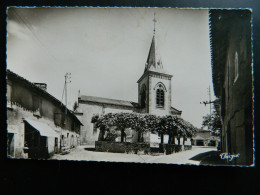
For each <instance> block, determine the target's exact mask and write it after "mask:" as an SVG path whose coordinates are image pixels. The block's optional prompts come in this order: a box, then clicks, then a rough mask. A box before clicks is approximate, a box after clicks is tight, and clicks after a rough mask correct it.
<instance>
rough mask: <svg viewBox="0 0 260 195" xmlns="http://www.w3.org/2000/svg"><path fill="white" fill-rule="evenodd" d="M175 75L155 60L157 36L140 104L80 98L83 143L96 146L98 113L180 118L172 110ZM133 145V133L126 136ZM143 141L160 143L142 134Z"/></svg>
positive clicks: (140, 84)
mask: <svg viewBox="0 0 260 195" xmlns="http://www.w3.org/2000/svg"><path fill="white" fill-rule="evenodd" d="M172 77H173V76H172V75H170V74H167V73H165V71H164V69H163V64H162V61H161V59H156V50H155V35H154V36H153V38H152V42H151V46H150V50H149V54H148V58H147V61H146V64H145V69H144V73H143V74H142V76H141V77H140V79H139V80H138V81H137V83H138V102H130V101H124V100H115V99H108V98H100V97H93V96H84V95H80V96H79V97H78V108H77V110H76V112H75V113H76V114H77V115H78V117H79V118H80V120H81V122H82V123H83V124H84V126H82V128H81V143H82V144H94V143H95V141H97V140H98V135H99V130H98V129H96V128H95V125H94V124H92V123H91V118H92V116H93V115H95V114H106V113H109V112H111V113H115V112H116V113H118V112H138V113H149V114H154V115H159V116H163V115H176V116H181V113H182V111H179V110H177V109H176V108H173V107H172V106H171V105H172V102H171V92H172V89H171V88H172V86H171V82H172V81H171V79H172ZM127 136H128V137H132V139H129V141H130V142H135V141H137V136H136V135H135V133H134V131H131V130H129V133H128V134H127ZM143 139H144V140H143V141H144V142H150V143H157V144H159V143H160V137H159V136H158V135H156V134H150V133H146V134H145V135H143Z"/></svg>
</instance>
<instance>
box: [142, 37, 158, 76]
mask: <svg viewBox="0 0 260 195" xmlns="http://www.w3.org/2000/svg"><path fill="white" fill-rule="evenodd" d="M151 66H153V68H156V56H155V38H154V36H153V39H152V43H151V47H150V50H149V54H148V57H147V60H146V64H145V70H144V71H146V70H150V69H151Z"/></svg>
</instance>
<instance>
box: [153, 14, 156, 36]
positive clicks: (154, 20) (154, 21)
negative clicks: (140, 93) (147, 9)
mask: <svg viewBox="0 0 260 195" xmlns="http://www.w3.org/2000/svg"><path fill="white" fill-rule="evenodd" d="M156 22H157V21H156V19H155V13H154V16H153V34H155V23H156Z"/></svg>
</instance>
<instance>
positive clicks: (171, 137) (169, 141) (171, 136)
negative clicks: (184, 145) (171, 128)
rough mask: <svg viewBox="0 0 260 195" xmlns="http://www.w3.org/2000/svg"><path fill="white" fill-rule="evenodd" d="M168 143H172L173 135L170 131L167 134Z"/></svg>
mask: <svg viewBox="0 0 260 195" xmlns="http://www.w3.org/2000/svg"><path fill="white" fill-rule="evenodd" d="M168 144H174V136H173V134H171V133H170V134H169V140H168Z"/></svg>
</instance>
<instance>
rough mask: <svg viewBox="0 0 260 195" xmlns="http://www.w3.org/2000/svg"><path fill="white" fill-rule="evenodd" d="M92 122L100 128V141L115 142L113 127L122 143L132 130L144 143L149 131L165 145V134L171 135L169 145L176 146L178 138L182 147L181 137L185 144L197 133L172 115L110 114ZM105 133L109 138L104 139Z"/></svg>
mask: <svg viewBox="0 0 260 195" xmlns="http://www.w3.org/2000/svg"><path fill="white" fill-rule="evenodd" d="M91 122H92V123H95V125H96V127H97V128H100V135H99V140H100V141H103V140H110V141H111V140H114V138H115V135H116V134H115V133H112V132H110V129H111V128H112V127H115V130H116V131H120V133H121V142H124V140H126V134H125V130H126V129H127V128H131V129H133V130H135V131H136V132H137V135H138V138H137V141H138V142H143V134H144V133H145V132H148V131H149V132H152V133H155V132H156V133H158V134H159V135H160V136H161V144H163V143H164V135H165V134H168V135H169V140H168V144H175V137H177V139H178V145H180V137H184V141H183V144H184V143H185V138H186V137H191V136H193V135H194V134H195V133H196V131H197V128H196V127H194V126H193V125H192V124H191V123H189V122H187V121H185V120H183V119H182V118H179V117H177V116H172V115H167V116H162V117H159V116H155V115H151V114H140V113H123V112H121V113H108V114H104V115H101V116H99V115H94V116H93V117H92V120H91ZM105 131H107V132H108V135H107V137H108V138H105V137H104V135H105Z"/></svg>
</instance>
